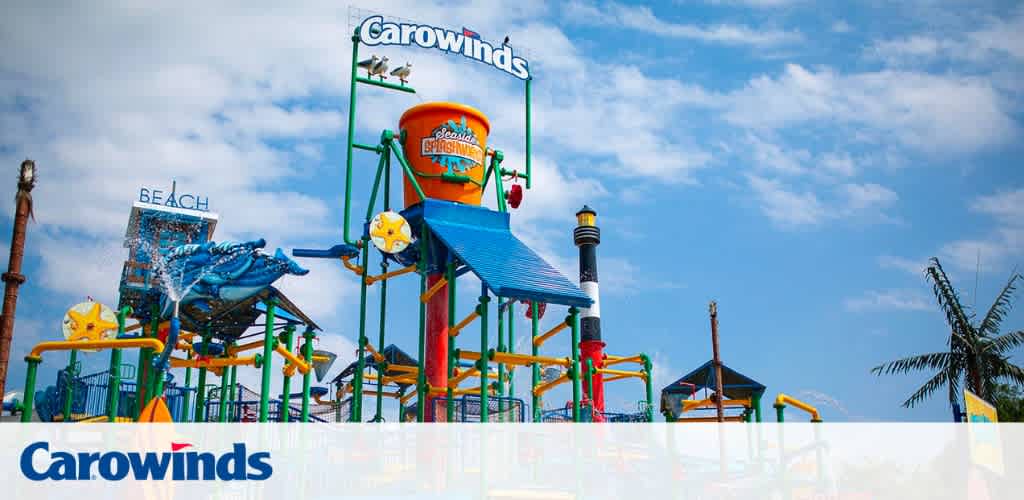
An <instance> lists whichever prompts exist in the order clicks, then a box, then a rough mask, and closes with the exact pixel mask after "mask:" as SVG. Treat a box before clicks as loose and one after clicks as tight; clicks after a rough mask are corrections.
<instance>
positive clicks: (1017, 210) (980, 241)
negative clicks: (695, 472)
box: [939, 189, 1024, 271]
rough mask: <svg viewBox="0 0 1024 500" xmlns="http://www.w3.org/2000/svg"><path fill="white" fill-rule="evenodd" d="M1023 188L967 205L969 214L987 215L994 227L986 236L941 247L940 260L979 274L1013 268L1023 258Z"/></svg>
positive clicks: (957, 241)
mask: <svg viewBox="0 0 1024 500" xmlns="http://www.w3.org/2000/svg"><path fill="white" fill-rule="evenodd" d="M1022 202H1024V189H1016V190H1009V191H1001V192H998V193H994V194H991V195H987V196H981V197H979V198H977V199H975V200H974V201H973V202H972V203H971V204H970V209H971V211H974V212H978V213H982V214H985V215H988V216H991V217H992V218H993V219H995V221H996V223H997V224H996V228H995V229H994V230H992V231H991V232H989V233H988V234H986V235H983V236H980V237H973V238H963V239H959V240H955V241H952V242H950V243H947V244H945V245H943V246H942V248H941V249H940V251H939V254H940V256H941V257H942V259H943V261H944V262H945V261H950V262H952V263H953V264H954V265H955V266H957V267H958V268H960V269H963V270H974V269H976V268H977V267H979V262H980V267H981V269H982V270H983V271H995V270H1000V271H1001V270H1004V269H1005V268H1007V267H1013V266H1014V264H1015V262H1016V261H1017V260H1019V259H1020V257H1021V255H1024V217H1022V216H1024V205H1022V204H1021V203H1022Z"/></svg>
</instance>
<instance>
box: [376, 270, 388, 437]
mask: <svg viewBox="0 0 1024 500" xmlns="http://www.w3.org/2000/svg"><path fill="white" fill-rule="evenodd" d="M380 271H381V274H386V273H387V272H388V263H387V261H385V260H381V262H380ZM387 307H388V280H384V281H382V282H381V283H380V322H379V323H380V332H379V333H378V335H377V352H384V327H385V324H386V320H387ZM376 366H377V413H375V414H374V416H373V421H374V422H383V421H384V415H383V414H382V412H383V411H384V373H383V372H381V369H380V363H377V364H376Z"/></svg>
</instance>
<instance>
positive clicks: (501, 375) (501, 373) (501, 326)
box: [497, 297, 506, 412]
mask: <svg viewBox="0 0 1024 500" xmlns="http://www.w3.org/2000/svg"><path fill="white" fill-rule="evenodd" d="M497 316H498V352H501V353H504V352H505V350H506V349H505V315H503V314H501V297H498V312H497ZM498 396H499V397H504V396H505V363H501V362H499V363H498ZM498 411H499V412H502V411H505V404H504V402H503V401H502V400H500V399H499V400H498Z"/></svg>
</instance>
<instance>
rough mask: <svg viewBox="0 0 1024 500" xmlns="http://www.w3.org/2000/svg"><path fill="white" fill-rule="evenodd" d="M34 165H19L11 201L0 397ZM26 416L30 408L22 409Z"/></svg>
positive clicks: (20, 276)
mask: <svg viewBox="0 0 1024 500" xmlns="http://www.w3.org/2000/svg"><path fill="white" fill-rule="evenodd" d="M35 174H36V164H35V162H33V161H32V160H25V161H23V162H21V172H20V175H19V177H18V194H17V196H16V197H15V208H14V231H13V234H12V235H11V255H10V260H9V261H8V264H7V272H6V273H3V276H2V279H3V282H4V305H3V315H2V316H0V394H4V381H6V380H7V361H8V358H10V355H11V339H12V338H13V337H14V316H15V308H16V307H17V304H18V287H19V286H21V284H22V283H24V282H25V276H24V275H23V274H21V259H22V257H24V256H25V228H26V226H27V225H28V219H29V217H31V216H32V188H33V187H35V184H36V178H35ZM25 411H27V412H29V414H31V413H32V411H33V410H32V408H26V410H25Z"/></svg>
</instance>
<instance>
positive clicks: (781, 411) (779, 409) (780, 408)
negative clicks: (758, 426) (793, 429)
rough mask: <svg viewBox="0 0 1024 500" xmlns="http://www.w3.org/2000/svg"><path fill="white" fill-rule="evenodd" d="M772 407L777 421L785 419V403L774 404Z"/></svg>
mask: <svg viewBox="0 0 1024 500" xmlns="http://www.w3.org/2000/svg"><path fill="white" fill-rule="evenodd" d="M772 407H774V408H775V420H776V421H777V422H780V423H782V422H785V421H786V405H780V404H774V405H772Z"/></svg>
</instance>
